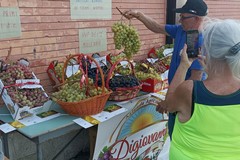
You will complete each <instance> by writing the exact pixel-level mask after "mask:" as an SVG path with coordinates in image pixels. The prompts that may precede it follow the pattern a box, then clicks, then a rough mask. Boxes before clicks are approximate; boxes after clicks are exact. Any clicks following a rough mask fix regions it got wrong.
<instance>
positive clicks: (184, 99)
mask: <svg viewBox="0 0 240 160" xmlns="http://www.w3.org/2000/svg"><path fill="white" fill-rule="evenodd" d="M186 48H187V47H186V45H185V46H184V48H183V50H182V52H181V62H180V65H179V66H178V68H177V71H176V73H175V75H174V77H173V80H172V82H171V84H170V85H169V88H168V92H167V95H166V104H167V110H168V111H169V112H184V111H186V107H188V108H189V107H190V106H191V99H192V97H191V95H192V86H193V84H192V81H185V77H186V73H187V70H188V68H189V67H190V66H191V63H192V62H191V61H189V60H188V57H187V54H186Z"/></svg>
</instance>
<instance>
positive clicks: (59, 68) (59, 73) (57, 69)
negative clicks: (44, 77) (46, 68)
mask: <svg viewBox="0 0 240 160" xmlns="http://www.w3.org/2000/svg"><path fill="white" fill-rule="evenodd" d="M63 65H64V64H63V63H57V65H56V66H55V67H54V70H55V73H56V77H57V78H58V79H59V80H61V79H62V69H63Z"/></svg>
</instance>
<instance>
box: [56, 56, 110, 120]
mask: <svg viewBox="0 0 240 160" xmlns="http://www.w3.org/2000/svg"><path fill="white" fill-rule="evenodd" d="M72 57H77V59H78V60H79V61H80V60H82V58H84V57H87V58H88V59H90V60H91V61H92V62H94V63H95V64H96V66H97V68H98V70H99V73H100V75H101V79H102V86H101V87H102V94H101V95H97V96H94V97H90V98H88V99H85V100H81V101H79V102H63V101H60V100H58V101H57V103H58V104H59V105H60V106H61V107H62V109H63V110H64V111H65V112H66V113H68V114H71V115H74V116H85V115H94V114H97V113H100V112H102V111H103V109H104V107H105V105H106V102H107V100H108V98H109V96H110V94H111V93H112V92H111V91H110V90H109V91H108V92H107V93H106V92H105V89H104V88H105V81H104V75H103V72H102V70H101V68H100V66H99V64H98V63H97V62H96V61H95V60H94V59H93V58H92V57H90V56H86V55H83V54H75V55H72V56H70V57H68V59H67V60H66V61H65V63H64V67H63V74H62V81H63V84H64V83H65V78H64V77H65V76H64V75H65V72H66V67H67V64H68V61H69V59H70V58H72ZM80 69H81V67H80ZM82 71H83V70H82ZM85 76H87V75H85ZM85 83H86V85H87V83H88V81H87V78H86V79H85Z"/></svg>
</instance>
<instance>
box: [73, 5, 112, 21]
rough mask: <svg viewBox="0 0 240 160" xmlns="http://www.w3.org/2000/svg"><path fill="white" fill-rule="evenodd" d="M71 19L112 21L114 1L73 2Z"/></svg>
mask: <svg viewBox="0 0 240 160" xmlns="http://www.w3.org/2000/svg"><path fill="white" fill-rule="evenodd" d="M70 7H71V19H111V18H112V0H71V1H70Z"/></svg>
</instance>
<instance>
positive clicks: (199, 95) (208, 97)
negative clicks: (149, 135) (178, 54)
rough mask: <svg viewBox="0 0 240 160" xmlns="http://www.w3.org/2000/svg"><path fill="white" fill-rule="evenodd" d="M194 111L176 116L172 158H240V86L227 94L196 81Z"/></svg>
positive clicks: (205, 159)
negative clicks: (182, 117) (187, 116)
mask: <svg viewBox="0 0 240 160" xmlns="http://www.w3.org/2000/svg"><path fill="white" fill-rule="evenodd" d="M193 109H194V112H193V114H192V117H191V118H190V120H189V121H187V122H185V123H181V122H179V120H178V115H177V117H176V120H175V126H174V131H173V137H172V142H171V147H170V160H240V89H239V90H238V91H237V92H235V93H233V94H230V95H227V96H219V95H215V94H213V93H211V92H209V91H208V90H207V89H206V88H205V86H204V84H203V82H201V81H194V88H193Z"/></svg>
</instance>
